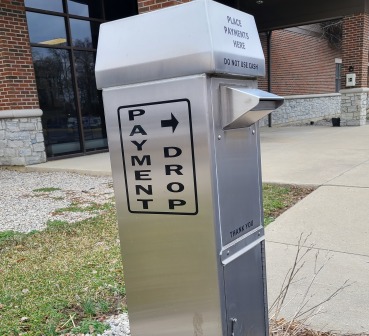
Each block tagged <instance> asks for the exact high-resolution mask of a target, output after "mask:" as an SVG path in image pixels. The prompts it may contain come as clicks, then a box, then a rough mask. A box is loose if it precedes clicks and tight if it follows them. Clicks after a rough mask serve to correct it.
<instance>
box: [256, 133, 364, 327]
mask: <svg viewBox="0 0 369 336" xmlns="http://www.w3.org/2000/svg"><path fill="white" fill-rule="evenodd" d="M368 140H369V126H363V127H352V128H333V127H316V126H314V127H285V128H272V129H263V131H262V137H261V143H262V150H261V153H262V166H263V180H264V182H273V183H289V184H290V183H294V184H308V185H317V186H320V187H319V188H318V189H317V190H316V191H314V192H313V193H312V194H310V195H309V196H308V197H306V198H305V199H303V200H302V201H301V202H299V203H298V204H297V205H295V206H294V207H292V208H291V209H289V210H288V211H287V212H285V213H284V214H282V215H281V216H280V217H279V218H278V219H277V220H276V221H275V222H274V223H272V224H270V225H269V226H268V227H267V230H266V237H267V273H268V293H269V300H270V302H272V301H273V300H274V298H275V297H276V295H277V294H278V293H279V291H280V287H281V284H282V282H283V279H284V275H285V274H286V273H287V271H288V269H289V268H290V267H291V266H292V265H293V260H294V257H295V254H296V249H297V248H296V245H297V242H298V240H299V237H300V235H301V234H304V235H305V236H306V235H308V234H310V237H309V239H308V242H307V244H306V245H307V246H308V245H310V244H313V245H314V247H313V250H312V251H311V253H310V254H309V255H308V256H307V258H305V260H306V264H305V266H304V267H303V268H302V270H301V274H300V275H299V276H298V279H301V281H300V282H298V283H296V284H294V285H293V286H292V288H291V291H290V296H289V297H288V298H287V300H286V302H288V304H287V305H286V307H285V309H284V311H283V312H282V315H281V316H283V317H286V318H290V317H292V316H293V314H294V313H295V312H296V311H297V310H298V307H299V305H300V304H301V301H302V299H303V295H305V293H306V290H307V288H308V287H309V283H310V281H311V279H312V278H313V277H314V269H316V266H315V257H316V253H319V256H318V263H317V264H318V267H319V266H320V265H322V264H324V263H325V262H326V265H325V266H324V267H323V269H322V271H321V273H320V274H319V276H318V277H317V278H316V281H315V284H314V285H313V286H312V288H311V291H310V292H309V294H308V295H307V298H308V299H309V300H310V302H309V303H308V304H307V306H306V308H305V309H308V308H309V307H313V306H314V305H315V304H317V303H318V302H320V301H321V300H324V299H325V298H327V297H329V296H330V295H331V294H332V293H334V292H335V291H336V290H337V289H338V288H339V287H340V286H341V285H342V284H343V283H344V282H345V281H346V280H348V281H349V282H350V283H352V285H351V286H349V287H348V288H346V289H345V290H343V291H341V292H340V293H338V295H337V296H336V297H334V298H333V299H332V300H331V301H329V302H327V303H325V304H323V308H324V309H323V311H325V312H323V313H322V314H319V315H318V316H316V317H315V318H314V319H313V320H312V321H311V325H312V326H313V327H314V328H316V329H321V328H322V329H325V330H338V331H340V332H347V333H363V332H367V333H369V244H368V243H367V242H368V238H369V141H368Z"/></svg>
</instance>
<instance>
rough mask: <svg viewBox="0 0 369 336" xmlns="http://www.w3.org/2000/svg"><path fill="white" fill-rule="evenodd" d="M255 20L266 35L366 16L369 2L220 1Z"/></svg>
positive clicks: (338, 0) (315, 0)
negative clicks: (364, 13) (353, 16)
mask: <svg viewBox="0 0 369 336" xmlns="http://www.w3.org/2000/svg"><path fill="white" fill-rule="evenodd" d="M220 2H222V3H224V4H228V5H231V6H232V7H235V8H237V9H239V10H242V11H244V12H246V13H248V14H251V15H253V16H254V17H255V20H256V24H257V27H258V30H259V31H260V32H262V31H268V30H275V29H280V28H287V27H294V26H300V25H304V24H309V23H315V22H321V21H326V20H332V19H337V18H341V17H343V16H346V15H352V14H358V13H363V12H366V13H368V12H369V0H223V1H222V0H220Z"/></svg>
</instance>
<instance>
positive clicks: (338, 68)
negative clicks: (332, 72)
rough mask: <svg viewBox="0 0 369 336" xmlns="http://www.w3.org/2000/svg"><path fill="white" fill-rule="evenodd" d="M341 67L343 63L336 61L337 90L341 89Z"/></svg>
mask: <svg viewBox="0 0 369 336" xmlns="http://www.w3.org/2000/svg"><path fill="white" fill-rule="evenodd" d="M341 69H342V64H341V63H336V92H339V91H340V90H341Z"/></svg>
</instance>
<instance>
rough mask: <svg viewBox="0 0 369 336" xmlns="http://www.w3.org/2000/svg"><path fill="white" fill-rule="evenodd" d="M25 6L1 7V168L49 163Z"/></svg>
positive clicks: (6, 3) (7, 3) (6, 1)
mask: <svg viewBox="0 0 369 336" xmlns="http://www.w3.org/2000/svg"><path fill="white" fill-rule="evenodd" d="M41 114H42V111H41V110H40V109H39V102H38V95H37V88H36V80H35V74H34V70H33V62H32V55H31V50H30V44H29V37H28V28H27V22H26V14H25V9H24V3H23V1H20V0H18V1H17V0H1V5H0V165H27V164H32V163H38V162H44V161H45V160H46V155H45V147H44V141H43V134H42V127H41V117H40V116H41Z"/></svg>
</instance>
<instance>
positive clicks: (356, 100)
mask: <svg viewBox="0 0 369 336" xmlns="http://www.w3.org/2000/svg"><path fill="white" fill-rule="evenodd" d="M340 93H341V126H363V125H365V124H366V115H367V113H366V110H367V107H368V106H367V104H368V93H369V89H368V88H355V89H344V90H341V91H340Z"/></svg>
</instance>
